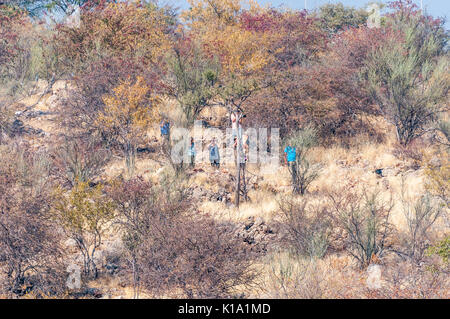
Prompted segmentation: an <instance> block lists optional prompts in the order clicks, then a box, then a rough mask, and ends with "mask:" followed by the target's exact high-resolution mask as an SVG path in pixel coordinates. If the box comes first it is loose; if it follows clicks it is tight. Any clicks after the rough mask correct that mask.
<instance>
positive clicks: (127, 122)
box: [97, 77, 161, 176]
mask: <svg viewBox="0 0 450 319" xmlns="http://www.w3.org/2000/svg"><path fill="white" fill-rule="evenodd" d="M113 91H114V93H113V94H110V95H105V96H103V102H104V104H105V107H104V110H103V111H102V112H101V113H100V114H99V116H98V118H97V124H99V125H103V126H104V127H105V128H106V129H107V130H108V131H109V132H110V134H111V136H112V137H113V139H114V140H115V142H117V143H118V144H119V145H120V146H121V147H122V149H123V151H124V155H125V158H126V166H127V169H128V173H129V175H130V176H131V175H132V174H133V171H134V164H135V157H136V153H135V150H136V145H137V143H139V141H141V140H142V138H143V137H144V136H145V133H146V128H147V127H148V125H150V124H151V123H154V122H155V121H157V120H158V113H157V106H158V105H159V104H160V103H161V99H160V98H159V97H158V96H156V95H153V94H152V93H151V90H150V87H149V86H148V85H147V83H146V82H145V80H144V78H142V77H137V80H136V82H135V83H134V84H132V82H131V81H130V80H127V81H124V82H122V83H121V84H120V85H119V86H117V87H116V88H115V89H114V90H113Z"/></svg>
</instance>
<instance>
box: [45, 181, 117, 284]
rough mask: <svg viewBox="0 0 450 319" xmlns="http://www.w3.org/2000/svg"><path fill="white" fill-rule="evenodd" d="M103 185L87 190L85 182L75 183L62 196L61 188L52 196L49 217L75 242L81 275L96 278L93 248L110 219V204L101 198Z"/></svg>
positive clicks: (112, 213)
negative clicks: (81, 263)
mask: <svg viewBox="0 0 450 319" xmlns="http://www.w3.org/2000/svg"><path fill="white" fill-rule="evenodd" d="M102 189H103V186H102V185H101V184H98V185H97V186H95V187H93V188H90V187H89V183H88V182H78V183H76V184H75V186H74V187H73V188H72V189H71V190H70V191H69V192H68V193H67V194H65V192H64V190H63V189H62V188H61V187H58V188H57V189H56V190H55V193H54V200H53V203H52V214H53V217H54V219H55V220H56V221H57V222H59V224H60V225H61V226H62V227H63V229H64V231H65V232H66V234H67V236H68V237H69V238H71V239H73V240H74V241H75V242H76V245H77V247H78V249H79V250H80V252H81V254H82V255H83V261H84V273H85V274H86V275H87V276H90V275H93V276H94V277H95V278H96V277H97V275H98V269H97V265H96V264H95V259H94V257H95V252H96V249H97V248H98V247H99V246H100V245H101V244H102V237H103V235H104V233H105V231H106V229H107V228H108V226H110V222H111V221H112V219H113V218H114V206H113V203H112V202H111V201H110V200H108V199H107V198H105V196H104V195H103V191H102Z"/></svg>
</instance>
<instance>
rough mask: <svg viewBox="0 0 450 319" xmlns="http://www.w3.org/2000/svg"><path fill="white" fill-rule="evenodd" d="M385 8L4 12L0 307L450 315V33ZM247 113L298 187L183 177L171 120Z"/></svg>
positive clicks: (201, 1) (204, 172) (51, 6)
mask: <svg viewBox="0 0 450 319" xmlns="http://www.w3.org/2000/svg"><path fill="white" fill-rule="evenodd" d="M76 6H78V8H79V9H77V10H75V8H76ZM389 8H390V10H389V13H386V14H385V15H384V16H383V17H382V20H381V21H382V23H381V25H380V26H379V27H375V28H369V27H367V26H366V20H367V14H366V13H365V12H364V11H362V10H357V9H354V8H349V7H345V6H343V5H340V4H339V5H326V6H324V7H322V8H320V9H318V10H317V11H315V12H306V11H296V10H280V9H275V8H268V7H262V6H259V5H258V4H257V3H256V2H251V3H250V4H247V3H241V1H240V0H226V1H224V0H208V1H206V0H195V1H194V0H191V1H190V8H189V9H187V10H183V11H181V12H180V11H179V10H177V9H175V8H172V7H168V6H160V5H158V4H157V3H154V2H148V1H120V2H115V1H106V0H87V1H72V0H70V1H66V0H64V1H60V0H52V1H9V2H8V3H6V4H2V5H0V35H1V36H0V82H1V86H0V92H1V93H0V158H1V160H0V296H2V297H5V298H26V297H30V298H52V297H56V298H80V297H81V298H94V297H95V298H99V297H105V298H124V297H125V298H139V297H140V298H142V297H146V298H155V297H185V298H252V297H253V298H262V297H268V298H448V297H450V296H449V291H450V289H449V288H450V282H449V276H448V273H449V264H448V249H449V247H448V240H449V217H448V212H449V188H450V184H449V181H450V176H449V171H450V166H449V160H448V159H449V125H448V114H449V113H448V112H449V109H448V102H449V96H448V89H449V85H450V77H449V72H448V65H449V61H450V60H449V54H448V44H447V40H448V30H446V29H445V27H444V23H443V21H442V20H440V19H436V18H434V17H431V16H428V15H426V14H425V13H424V12H421V11H420V10H418V8H417V7H416V6H415V5H414V4H413V3H412V2H411V1H409V0H401V1H394V2H392V3H390V4H389ZM77 12H79V14H80V21H79V24H78V23H75V24H73V23H65V22H61V21H66V20H64V19H63V20H61V21H60V22H58V21H54V22H52V21H50V20H52V18H47V19H46V20H45V21H44V20H43V17H45V16H46V17H55V16H58V17H61V16H65V15H73V14H76V13H77ZM49 13H53V14H54V15H53V16H52V15H51V14H50V15H48V14H49ZM55 19H56V18H55ZM237 110H240V111H242V112H244V113H245V114H246V117H245V118H244V122H243V125H244V127H245V128H247V127H253V128H257V129H258V128H271V127H272V128H279V129H280V137H281V141H282V144H283V145H282V146H283V149H284V146H285V145H292V146H295V147H296V149H297V157H298V159H297V162H298V163H297V166H296V168H295V169H296V175H295V176H296V178H295V179H292V178H291V176H290V172H289V170H288V168H287V167H286V166H283V165H280V167H279V168H278V169H276V170H275V171H273V170H272V171H271V170H268V169H267V168H265V167H264V166H263V165H259V164H247V165H246V166H245V172H246V177H247V180H246V182H247V183H246V188H245V190H244V191H242V192H240V190H239V189H238V190H237V191H236V185H237V183H236V174H235V172H236V166H235V164H233V163H231V164H224V165H221V166H220V169H215V168H213V167H212V166H210V165H209V163H208V164H205V163H196V164H195V167H193V168H192V167H190V166H189V165H188V164H186V163H184V164H181V165H180V164H176V163H173V161H172V159H171V157H170V152H168V150H169V149H168V147H167V146H170V145H167V143H169V144H170V143H173V141H170V140H169V141H166V140H165V139H164V138H163V137H161V136H160V134H159V124H160V123H161V120H162V119H165V120H169V121H170V122H171V123H172V127H175V126H178V127H187V128H188V129H193V126H194V122H195V121H197V120H200V121H202V122H203V123H204V125H207V126H214V127H216V128H219V129H223V130H224V129H226V128H227V127H228V126H229V123H230V118H229V116H230V115H231V113H232V112H236V111H237ZM205 142H209V140H207V141H205ZM282 162H283V161H282V158H280V164H281V163H282ZM238 170H239V169H238ZM240 193H242V195H243V196H242V200H243V202H241V203H240V205H239V206H238V207H237V206H236V205H235V204H234V203H236V196H241V194H240ZM237 203H239V201H237ZM374 267H379V268H376V269H381V276H380V277H379V278H378V277H377V278H375V279H376V280H375V282H376V283H375V284H369V282H372V281H373V278H372V277H373V273H372V270H373V269H374ZM77 276H78V277H77ZM69 279H70V280H69ZM78 279H79V280H78Z"/></svg>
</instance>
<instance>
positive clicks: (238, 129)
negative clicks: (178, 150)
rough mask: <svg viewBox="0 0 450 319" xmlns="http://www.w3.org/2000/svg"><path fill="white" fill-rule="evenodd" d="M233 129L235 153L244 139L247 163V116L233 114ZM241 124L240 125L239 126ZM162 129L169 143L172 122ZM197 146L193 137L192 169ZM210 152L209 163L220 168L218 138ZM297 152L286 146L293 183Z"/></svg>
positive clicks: (165, 124)
mask: <svg viewBox="0 0 450 319" xmlns="http://www.w3.org/2000/svg"><path fill="white" fill-rule="evenodd" d="M230 117H231V129H232V134H231V137H232V139H233V142H234V150H235V152H238V151H240V150H239V149H240V147H238V146H239V145H238V139H239V137H242V152H241V154H242V156H243V159H242V161H243V163H245V162H247V159H248V150H249V138H248V135H245V134H244V135H242V122H243V119H244V118H245V117H246V116H245V114H241V113H237V115H236V114H235V113H231V116H230ZM237 117H239V119H237ZM238 124H239V125H238ZM160 129H161V137H163V138H164V140H165V142H166V141H167V142H168V141H169V139H170V122H169V121H168V120H167V119H163V120H162V121H161V123H160ZM195 148H196V146H195V141H194V138H193V137H191V142H190V146H189V150H188V152H189V157H190V167H194V166H195V157H196V155H197V152H196V149H195ZM208 152H209V162H210V164H211V166H213V167H215V168H220V149H219V145H218V144H217V141H216V138H212V139H211V142H210V144H209V145H208ZM296 157H297V152H296V148H295V147H292V146H290V145H288V146H286V147H285V149H284V162H285V164H286V165H287V166H288V168H289V171H290V172H291V174H292V179H293V181H294V180H295V179H296V174H297V169H296V163H297V158H296Z"/></svg>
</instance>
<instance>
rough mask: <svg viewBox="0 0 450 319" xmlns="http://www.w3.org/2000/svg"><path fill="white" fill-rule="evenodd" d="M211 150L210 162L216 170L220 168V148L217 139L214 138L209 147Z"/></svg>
mask: <svg viewBox="0 0 450 319" xmlns="http://www.w3.org/2000/svg"><path fill="white" fill-rule="evenodd" d="M208 150H209V161H210V163H211V166H215V167H216V168H219V167H220V154H219V147H218V146H217V144H216V139H215V138H213V139H212V141H211V143H210V144H209V146H208Z"/></svg>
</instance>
